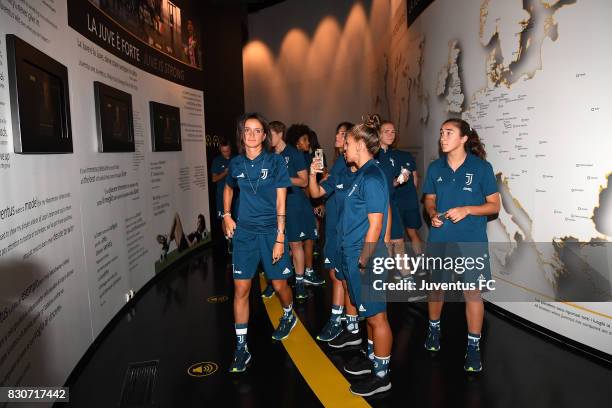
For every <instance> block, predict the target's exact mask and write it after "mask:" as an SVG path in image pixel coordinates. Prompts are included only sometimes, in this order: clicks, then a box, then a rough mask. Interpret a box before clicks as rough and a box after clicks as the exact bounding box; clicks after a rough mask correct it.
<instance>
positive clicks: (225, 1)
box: [207, 0, 285, 13]
mask: <svg viewBox="0 0 612 408" xmlns="http://www.w3.org/2000/svg"><path fill="white" fill-rule="evenodd" d="M283 1H285V0H207V2H208V3H209V4H211V5H212V6H215V7H227V6H236V5H246V7H247V10H248V12H249V13H255V12H257V11H259V10H262V9H265V8H266V7H271V6H273V5H275V4H278V3H282V2H283Z"/></svg>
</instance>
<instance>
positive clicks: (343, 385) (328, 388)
mask: <svg viewBox="0 0 612 408" xmlns="http://www.w3.org/2000/svg"><path fill="white" fill-rule="evenodd" d="M260 282H261V287H262V288H264V287H265V286H266V281H265V280H264V279H263V278H261V277H260ZM264 305H265V306H266V311H267V312H268V317H269V318H270V321H271V322H272V325H273V326H274V327H276V326H278V320H279V319H280V317H281V315H282V313H283V309H282V307H281V304H280V302H279V299H278V296H276V295H275V296H274V297H272V298H271V299H267V300H265V301H264ZM282 343H283V346H285V349H286V350H287V353H288V354H289V357H291V360H293V363H294V364H295V366H296V367H297V369H298V370H299V372H300V374H302V377H303V378H304V380H306V382H307V383H308V385H309V386H310V388H311V389H312V391H313V392H314V393H315V395H316V396H317V398H319V401H321V403H322V404H323V406H325V407H343V408H345V407H346V408H352V407H355V408H357V407H369V406H370V405H369V404H368V403H367V402H366V400H365V399H363V398H362V397H358V396H356V395H353V394H351V392H350V391H349V386H350V384H349V382H348V381H347V380H346V378H344V376H343V375H342V374H341V373H340V372H339V371H338V369H337V368H336V366H334V365H333V363H332V362H331V361H330V360H329V359H328V358H327V356H326V355H325V353H323V351H322V350H321V349H320V348H319V346H318V345H317V343H316V342H315V340H314V339H313V338H312V337H311V336H310V334H309V333H308V330H306V328H305V327H304V325H303V324H302V322H301V321H300V319H299V318H298V322H297V324H296V326H295V327H294V328H293V331H292V332H291V334H290V335H289V337H287V338H286V339H285V340H283V342H282Z"/></svg>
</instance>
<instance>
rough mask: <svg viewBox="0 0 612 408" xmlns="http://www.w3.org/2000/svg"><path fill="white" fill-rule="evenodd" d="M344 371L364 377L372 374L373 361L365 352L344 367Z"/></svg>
mask: <svg viewBox="0 0 612 408" xmlns="http://www.w3.org/2000/svg"><path fill="white" fill-rule="evenodd" d="M344 371H345V372H347V373H349V374H351V375H364V374H371V373H372V360H370V359H369V358H368V356H366V355H365V353H364V352H363V351H361V352H360V353H359V355H356V356H355V357H353V358H351V359H350V360H349V362H348V363H346V364H345V365H344Z"/></svg>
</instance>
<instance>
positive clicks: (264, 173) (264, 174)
mask: <svg viewBox="0 0 612 408" xmlns="http://www.w3.org/2000/svg"><path fill="white" fill-rule="evenodd" d="M267 178H268V169H261V179H262V180H265V179H267Z"/></svg>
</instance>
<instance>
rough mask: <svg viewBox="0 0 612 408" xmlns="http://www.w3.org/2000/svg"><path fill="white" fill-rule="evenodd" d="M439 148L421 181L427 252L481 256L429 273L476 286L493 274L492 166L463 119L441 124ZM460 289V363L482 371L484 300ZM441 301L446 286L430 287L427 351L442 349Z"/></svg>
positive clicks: (495, 204)
mask: <svg viewBox="0 0 612 408" xmlns="http://www.w3.org/2000/svg"><path fill="white" fill-rule="evenodd" d="M440 149H441V151H442V156H441V157H440V158H439V159H437V160H435V161H433V162H432V163H431V164H430V165H429V168H428V169H427V176H426V178H425V185H424V186H423V194H424V195H425V210H426V211H427V214H428V215H429V218H430V219H431V226H432V228H431V229H430V231H429V237H428V241H427V242H428V248H427V252H428V254H431V253H432V252H434V253H435V254H436V255H437V256H441V257H446V256H449V255H450V256H451V257H455V258H457V257H458V256H461V257H463V258H464V259H467V258H466V255H468V257H472V258H474V257H482V258H484V262H483V263H481V264H480V265H482V267H476V268H472V269H466V270H461V271H459V270H458V269H457V268H455V270H454V271H449V270H434V271H433V273H432V279H433V281H435V282H449V281H451V280H452V279H453V276H452V274H453V273H455V274H456V275H455V277H456V278H457V279H459V280H460V281H462V282H463V283H464V284H470V285H474V287H476V288H479V287H481V285H480V283H479V282H481V281H487V282H488V281H489V280H491V270H490V266H489V261H488V252H487V251H488V243H487V242H488V239H487V216H490V215H494V214H497V213H498V212H499V208H500V198H499V193H498V192H497V182H496V180H495V175H494V173H493V167H492V166H491V164H490V163H489V162H487V161H486V160H485V158H486V152H485V150H484V146H483V144H482V143H481V141H480V138H479V137H478V133H476V131H475V130H474V129H472V127H471V126H470V125H469V124H468V123H467V122H466V121H464V120H461V119H448V120H446V121H445V122H444V123H443V124H442V126H441V127H440ZM481 262H482V261H481ZM466 265H467V262H466ZM477 265H478V263H477ZM480 265H479V266H480ZM463 295H464V297H465V300H466V302H465V309H466V310H465V314H466V317H467V325H468V338H467V350H466V355H465V365H464V369H465V371H469V372H480V371H482V363H481V358H480V336H481V330H482V323H483V318H484V305H483V302H482V298H481V295H480V290H478V289H475V290H464V291H463ZM443 305H444V292H443V291H431V292H430V298H429V302H428V311H429V328H428V331H427V338H426V340H425V348H426V349H427V350H429V351H434V352H435V351H438V350H440V315H441V314H442V306H443Z"/></svg>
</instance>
